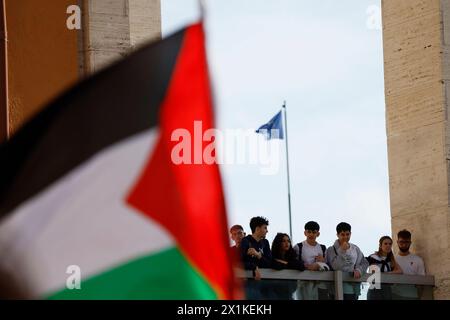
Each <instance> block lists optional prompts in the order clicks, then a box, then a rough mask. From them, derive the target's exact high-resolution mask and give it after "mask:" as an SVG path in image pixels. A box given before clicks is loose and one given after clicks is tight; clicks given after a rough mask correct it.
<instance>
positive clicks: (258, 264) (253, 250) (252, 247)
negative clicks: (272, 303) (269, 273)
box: [240, 217, 273, 299]
mask: <svg viewBox="0 0 450 320" xmlns="http://www.w3.org/2000/svg"><path fill="white" fill-rule="evenodd" d="M268 225H269V221H268V220H267V219H266V218H264V217H253V218H252V219H251V220H250V229H251V230H252V234H251V235H248V236H246V237H245V238H244V239H242V241H241V247H240V251H241V261H242V262H243V264H244V268H245V269H246V270H252V271H253V276H254V278H253V280H252V279H249V280H248V281H247V283H246V294H247V298H249V299H271V298H273V291H272V290H271V288H270V286H268V285H267V284H268V283H267V282H266V281H259V280H261V273H260V272H259V269H260V268H271V266H272V252H271V251H270V245H269V241H267V239H266V234H267V232H268V229H267V226H268Z"/></svg>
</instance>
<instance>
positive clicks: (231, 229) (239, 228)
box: [230, 224, 244, 233]
mask: <svg viewBox="0 0 450 320" xmlns="http://www.w3.org/2000/svg"><path fill="white" fill-rule="evenodd" d="M234 230H242V231H244V228H242V226H241V225H240V224H235V225H234V226H232V227H231V228H230V233H231V232H233V231H234Z"/></svg>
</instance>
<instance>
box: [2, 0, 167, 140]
mask: <svg viewBox="0 0 450 320" xmlns="http://www.w3.org/2000/svg"><path fill="white" fill-rule="evenodd" d="M70 5H78V6H79V7H80V8H81V13H82V17H83V19H82V29H81V30H69V29H68V28H67V26H66V20H67V18H68V17H69V14H67V12H66V10H67V8H68V7H69V6H70ZM5 12H6V21H7V29H8V84H9V93H8V98H9V103H8V108H7V112H8V114H7V117H6V118H8V119H9V120H5V119H4V118H5V117H1V119H3V121H8V127H9V135H11V134H13V133H14V132H15V131H16V130H17V129H18V128H19V127H20V126H21V125H22V124H23V123H24V122H25V121H26V120H27V119H29V118H30V117H31V116H32V115H34V114H35V113H36V112H38V111H39V110H40V109H41V108H42V107H44V106H45V105H46V104H47V103H48V102H49V101H50V100H51V99H53V98H54V97H55V96H57V95H58V94H60V93H61V92H62V91H64V90H65V89H67V88H68V87H70V86H71V85H73V84H74V83H76V82H77V81H78V80H79V79H80V77H81V76H84V75H88V74H91V73H93V72H96V71H98V70H100V69H101V68H103V67H104V66H106V65H108V64H109V63H111V62H113V61H115V60H117V59H120V58H121V57H123V56H125V55H126V54H128V53H129V52H131V51H132V50H134V49H135V48H136V47H137V46H139V45H140V44H142V43H144V42H146V41H151V40H156V39H160V38H161V7H160V0H58V1H36V0H20V1H17V0H6V10H5ZM2 125H4V123H3V124H2Z"/></svg>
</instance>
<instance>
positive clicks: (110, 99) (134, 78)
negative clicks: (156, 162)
mask: <svg viewBox="0 0 450 320" xmlns="http://www.w3.org/2000/svg"><path fill="white" fill-rule="evenodd" d="M183 37H184V30H182V31H180V32H178V33H176V34H174V35H172V36H171V37H168V38H167V39H164V40H162V41H159V42H157V43H154V44H151V45H148V46H146V47H144V48H142V49H140V50H139V51H137V52H136V53H133V54H132V55H130V56H129V57H128V58H126V59H125V60H122V61H121V62H119V63H117V64H115V65H113V66H112V67H109V68H107V69H105V70H104V71H102V72H100V73H98V74H97V75H95V76H93V77H91V78H89V79H87V80H86V81H84V82H82V83H80V84H79V85H77V86H76V87H74V88H73V89H71V90H70V91H69V92H67V93H66V94H64V95H62V96H61V97H60V98H58V99H56V100H55V101H54V102H53V103H51V104H50V105H49V106H48V107H46V108H45V109H44V110H43V111H42V112H41V113H39V114H38V115H37V116H36V117H35V118H33V119H32V120H31V121H30V122H28V123H27V124H26V125H25V126H24V127H23V128H22V129H20V130H19V131H18V132H17V134H16V135H14V136H13V137H12V138H11V139H10V140H9V141H7V142H6V143H4V144H3V145H1V146H0V217H2V216H3V215H4V214H6V213H7V212H9V211H10V210H12V209H13V208H15V207H16V206H17V205H19V204H20V203H21V202H23V201H25V200H26V199H28V198H30V197H32V196H33V195H35V194H36V193H37V192H39V191H40V190H42V189H43V188H45V187H46V186H48V185H49V184H51V183H52V182H54V181H56V180H57V179H58V178H60V177H61V176H63V175H64V174H66V173H67V172H68V171H70V170H71V169H73V168H74V167H76V166H77V165H79V164H80V163H82V162H84V161H86V160H87V159H88V158H89V157H91V156H92V155H94V154H95V153H97V152H98V151H100V150H101V149H103V148H105V147H107V146H109V145H111V144H114V143H115V142H118V141H120V140H122V139H124V138H126V137H129V136H131V135H133V134H136V133H138V132H141V131H144V130H146V129H149V128H151V127H154V126H156V125H157V119H158V111H159V106H160V104H161V102H162V100H163V98H164V96H165V92H166V89H167V87H168V85H169V81H170V78H171V74H172V72H173V69H174V67H175V63H176V60H177V57H178V53H179V51H180V48H181V44H182V41H183ZM105 169H106V170H107V169H108V168H105Z"/></svg>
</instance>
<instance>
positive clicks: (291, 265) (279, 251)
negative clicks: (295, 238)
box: [272, 233, 305, 271]
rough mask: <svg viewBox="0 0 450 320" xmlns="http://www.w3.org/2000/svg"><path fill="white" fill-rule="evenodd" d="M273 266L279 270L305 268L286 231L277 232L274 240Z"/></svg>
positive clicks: (301, 269)
mask: <svg viewBox="0 0 450 320" xmlns="http://www.w3.org/2000/svg"><path fill="white" fill-rule="evenodd" d="M272 268H274V269H277V270H282V269H294V270H300V271H303V270H305V266H304V265H303V262H302V261H301V260H299V259H298V257H297V254H296V253H295V251H294V249H293V248H292V245H291V239H290V238H289V236H288V235H287V234H286V233H277V235H276V236H275V239H273V242H272Z"/></svg>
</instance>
